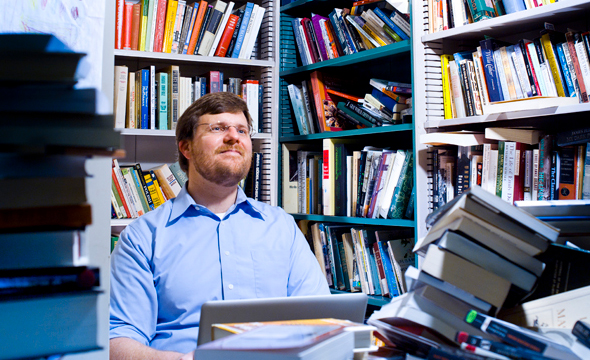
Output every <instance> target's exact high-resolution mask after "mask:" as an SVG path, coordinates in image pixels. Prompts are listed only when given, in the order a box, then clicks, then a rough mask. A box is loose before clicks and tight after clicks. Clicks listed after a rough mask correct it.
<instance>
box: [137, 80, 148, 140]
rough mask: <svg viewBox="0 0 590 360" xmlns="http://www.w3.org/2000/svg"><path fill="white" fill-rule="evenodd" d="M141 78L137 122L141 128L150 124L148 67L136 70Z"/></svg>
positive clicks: (146, 127) (145, 127)
mask: <svg viewBox="0 0 590 360" xmlns="http://www.w3.org/2000/svg"><path fill="white" fill-rule="evenodd" d="M138 72H139V75H140V76H139V78H140V79H141V97H140V99H141V104H140V114H139V121H140V122H139V123H140V125H141V129H149V128H150V127H149V125H150V71H149V69H141V70H138Z"/></svg>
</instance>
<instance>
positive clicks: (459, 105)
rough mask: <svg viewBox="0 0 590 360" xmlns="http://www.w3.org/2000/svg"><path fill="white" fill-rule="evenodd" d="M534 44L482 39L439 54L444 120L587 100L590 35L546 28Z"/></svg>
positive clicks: (535, 39) (530, 42)
mask: <svg viewBox="0 0 590 360" xmlns="http://www.w3.org/2000/svg"><path fill="white" fill-rule="evenodd" d="M545 26H546V28H545V29H543V30H541V32H540V34H539V36H538V37H536V38H534V39H533V40H528V39H520V40H519V41H518V42H516V43H507V42H503V41H500V40H495V39H492V38H489V39H485V40H481V41H480V42H479V44H480V46H478V47H477V49H475V50H471V51H462V52H457V53H454V54H452V55H449V54H445V55H442V56H441V71H442V80H443V81H442V83H443V100H444V117H445V119H451V118H463V117H467V116H476V115H487V114H494V113H500V112H507V111H518V110H529V109H530V110H534V109H541V108H547V107H555V106H567V105H575V104H578V103H583V102H588V93H587V90H586V88H587V87H588V85H590V72H589V71H590V70H589V69H590V62H589V59H590V52H589V50H590V49H589V48H588V41H587V40H584V38H588V36H589V35H588V34H589V33H588V32H586V33H584V34H582V33H578V32H573V31H568V32H567V33H562V32H558V31H555V30H553V27H552V26H551V24H547V23H546V24H545Z"/></svg>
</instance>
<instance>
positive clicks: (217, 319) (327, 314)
mask: <svg viewBox="0 0 590 360" xmlns="http://www.w3.org/2000/svg"><path fill="white" fill-rule="evenodd" d="M367 301H368V298H367V295H366V294H364V293H351V294H334V295H313V296H292V297H279V298H262V299H244V300H214V301H207V302H206V303H204V304H203V307H201V322H200V324H199V338H198V340H197V345H202V344H206V343H208V342H210V341H211V325H213V324H220V323H237V322H251V321H277V320H297V319H319V318H335V319H345V320H350V321H354V322H358V323H363V322H364V320H365V313H366V309H367Z"/></svg>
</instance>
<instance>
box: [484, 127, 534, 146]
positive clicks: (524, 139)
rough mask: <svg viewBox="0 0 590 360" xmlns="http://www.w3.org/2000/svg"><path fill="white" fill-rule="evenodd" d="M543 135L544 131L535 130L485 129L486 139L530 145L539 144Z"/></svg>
mask: <svg viewBox="0 0 590 360" xmlns="http://www.w3.org/2000/svg"><path fill="white" fill-rule="evenodd" d="M542 135H543V132H542V131H540V130H534V129H512V128H499V127H488V128H486V129H485V138H486V139H491V140H500V141H515V142H520V143H524V144H530V145H534V144H538V143H539V139H540V138H541V136H542Z"/></svg>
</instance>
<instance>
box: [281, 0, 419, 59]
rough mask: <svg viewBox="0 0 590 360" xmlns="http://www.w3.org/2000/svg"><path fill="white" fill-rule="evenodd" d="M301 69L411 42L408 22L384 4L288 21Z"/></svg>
mask: <svg viewBox="0 0 590 360" xmlns="http://www.w3.org/2000/svg"><path fill="white" fill-rule="evenodd" d="M291 25H292V27H293V34H294V36H295V41H296V43H297V49H298V51H299V58H300V60H301V64H302V65H304V66H305V65H311V64H315V63H317V62H320V61H326V60H330V59H335V58H338V57H341V56H346V55H351V54H355V53H357V52H361V51H364V50H368V49H374V48H378V47H381V46H386V45H389V44H393V43H395V42H399V41H403V40H409V39H410V34H411V30H410V22H409V16H408V15H407V14H403V13H401V12H400V11H399V10H398V9H397V8H396V7H395V6H393V5H392V4H391V3H390V2H388V1H385V0H369V1H367V0H363V1H356V2H354V3H353V4H352V7H351V8H350V9H348V8H335V9H334V10H332V11H331V12H330V13H329V14H327V16H322V15H319V14H314V13H312V14H311V15H310V16H309V17H304V18H300V17H295V18H293V19H292V20H291Z"/></svg>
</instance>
